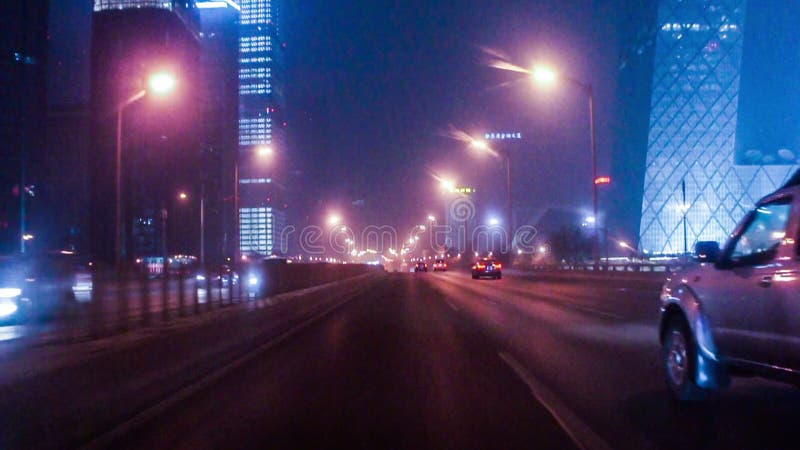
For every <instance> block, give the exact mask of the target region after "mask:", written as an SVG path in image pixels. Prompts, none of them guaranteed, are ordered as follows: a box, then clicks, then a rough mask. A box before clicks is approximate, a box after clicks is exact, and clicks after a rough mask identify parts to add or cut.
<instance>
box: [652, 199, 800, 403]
mask: <svg viewBox="0 0 800 450" xmlns="http://www.w3.org/2000/svg"><path fill="white" fill-rule="evenodd" d="M799 211H800V187H799V186H790V187H784V188H782V189H780V190H778V191H777V192H775V193H773V194H771V195H769V196H767V197H765V198H763V199H762V200H761V201H759V202H758V204H757V205H756V208H755V209H753V210H752V211H750V212H749V213H748V214H747V216H745V218H744V220H742V222H741V223H740V224H739V225H738V226H737V227H736V230H735V231H734V233H733V234H732V235H731V238H730V239H729V240H728V242H727V243H726V244H725V245H724V247H723V248H722V249H721V250H720V249H719V246H718V245H714V246H710V245H708V243H703V244H705V246H704V249H703V251H702V252H700V253H702V254H701V255H699V260H700V263H699V264H697V265H696V266H693V267H690V268H688V269H685V270H683V271H681V272H677V273H675V274H673V276H672V277H671V278H670V279H668V280H667V282H666V284H665V285H664V288H663V290H662V293H661V303H662V306H661V324H660V329H659V332H660V338H661V345H662V360H663V363H664V367H665V369H666V375H667V385H668V386H669V387H670V389H671V390H672V392H673V394H674V395H675V397H676V398H677V399H679V400H682V401H691V400H701V399H703V398H705V397H706V396H707V395H708V393H709V392H711V391H713V390H716V389H719V388H720V387H724V386H727V385H728V384H729V383H730V379H729V375H732V374H753V375H761V376H765V377H769V378H774V379H779V380H783V381H790V382H795V383H797V382H798V381H800V247H798V242H800V241H799V239H800V213H799Z"/></svg>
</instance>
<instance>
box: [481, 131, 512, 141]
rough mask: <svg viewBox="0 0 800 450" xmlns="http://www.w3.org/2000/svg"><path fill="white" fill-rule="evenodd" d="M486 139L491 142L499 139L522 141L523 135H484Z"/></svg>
mask: <svg viewBox="0 0 800 450" xmlns="http://www.w3.org/2000/svg"><path fill="white" fill-rule="evenodd" d="M483 137H484V138H485V139H490V140H497V139H500V140H502V139H522V133H520V132H516V133H486V134H484V135H483Z"/></svg>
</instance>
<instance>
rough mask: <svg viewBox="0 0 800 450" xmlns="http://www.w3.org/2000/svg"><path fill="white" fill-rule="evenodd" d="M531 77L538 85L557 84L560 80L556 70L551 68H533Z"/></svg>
mask: <svg viewBox="0 0 800 450" xmlns="http://www.w3.org/2000/svg"><path fill="white" fill-rule="evenodd" d="M531 77H532V78H533V81H535V82H536V83H538V84H543V85H547V84H553V83H555V82H556V79H557V78H558V74H557V73H556V71H555V70H553V69H551V68H549V67H546V66H536V67H534V68H533V70H531Z"/></svg>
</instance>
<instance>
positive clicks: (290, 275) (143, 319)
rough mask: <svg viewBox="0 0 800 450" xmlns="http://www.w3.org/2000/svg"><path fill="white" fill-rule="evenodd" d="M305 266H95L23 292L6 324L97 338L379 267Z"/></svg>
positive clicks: (53, 335)
mask: <svg viewBox="0 0 800 450" xmlns="http://www.w3.org/2000/svg"><path fill="white" fill-rule="evenodd" d="M306 266H310V265H309V264H284V265H264V266H260V267H259V266H256V267H252V266H251V267H248V268H247V269H246V270H242V271H241V274H240V273H239V272H236V271H233V270H227V269H225V270H212V269H205V270H203V269H198V268H196V267H195V268H192V269H191V270H189V269H181V270H176V271H170V272H167V273H162V274H161V275H160V276H158V277H154V276H153V274H151V273H149V272H148V271H147V270H142V269H140V270H133V271H124V272H117V271H113V270H105V271H94V272H93V273H92V274H91V278H90V279H89V280H87V279H85V278H84V279H82V280H79V281H78V283H74V284H73V283H69V284H72V285H71V286H67V285H65V284H64V283H63V282H60V283H59V282H55V283H51V284H49V285H44V284H43V285H41V286H38V287H37V288H33V287H32V288H31V289H30V290H28V291H27V292H25V293H23V295H22V296H21V297H20V299H19V301H18V303H19V310H18V313H19V314H17V315H16V316H15V317H12V318H10V320H9V319H7V320H6V321H5V322H4V323H3V325H20V326H17V327H14V330H15V331H12V332H11V334H12V335H11V336H5V337H6V338H7V339H8V338H23V337H26V338H27V337H34V338H41V339H42V340H44V341H45V342H54V341H57V342H63V341H76V340H90V339H98V338H102V337H106V336H110V335H114V334H119V333H123V332H126V331H129V330H131V329H133V328H141V327H147V326H151V325H156V324H165V323H169V322H171V321H173V320H175V319H177V318H182V317H188V316H197V315H202V314H205V313H208V312H210V311H213V310H217V309H221V308H226V307H229V306H232V305H237V304H242V303H247V302H254V303H255V302H257V301H260V300H263V299H264V298H266V297H269V296H273V295H277V294H280V293H284V292H288V291H292V290H297V289H304V288H307V287H312V286H316V285H320V284H325V283H328V282H331V281H336V280H340V279H345V278H349V277H352V276H356V275H359V274H361V273H366V272H368V271H370V270H376V267H374V266H366V265H364V266H361V265H348V266H349V267H347V266H341V265H326V264H314V265H313V267H306ZM7 334H8V333H7ZM14 334H16V335H14Z"/></svg>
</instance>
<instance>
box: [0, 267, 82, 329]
mask: <svg viewBox="0 0 800 450" xmlns="http://www.w3.org/2000/svg"><path fill="white" fill-rule="evenodd" d="M91 289H92V281H91V273H90V272H89V271H88V270H86V269H85V268H84V267H83V266H82V265H81V264H80V263H79V260H78V258H77V257H76V256H74V255H72V254H60V253H46V254H39V255H33V256H24V257H20V256H13V257H2V258H0V320H3V319H5V320H16V319H20V318H25V317H36V318H40V317H53V316H55V315H56V314H59V313H61V312H64V311H66V310H68V309H70V308H72V307H74V306H75V305H76V304H77V302H78V301H79V300H83V299H84V298H85V299H88V298H89V295H90V294H91Z"/></svg>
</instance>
